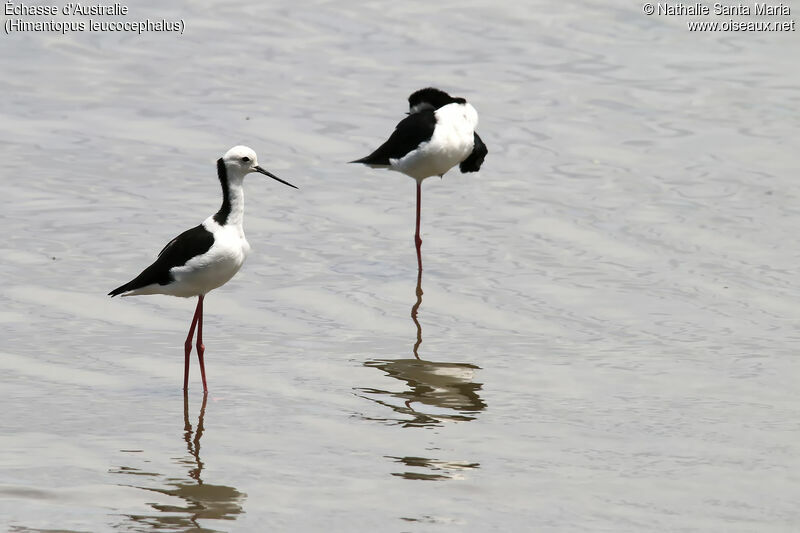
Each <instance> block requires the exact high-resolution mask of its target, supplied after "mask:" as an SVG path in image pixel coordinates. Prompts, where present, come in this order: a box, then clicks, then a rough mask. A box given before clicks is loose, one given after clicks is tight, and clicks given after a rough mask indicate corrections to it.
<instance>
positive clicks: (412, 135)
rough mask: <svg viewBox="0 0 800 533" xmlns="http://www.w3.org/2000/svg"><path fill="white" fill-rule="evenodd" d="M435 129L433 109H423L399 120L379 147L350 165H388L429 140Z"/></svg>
mask: <svg viewBox="0 0 800 533" xmlns="http://www.w3.org/2000/svg"><path fill="white" fill-rule="evenodd" d="M434 128H436V115H435V114H434V111H433V109H425V110H423V111H420V112H419V113H414V114H413V115H408V116H407V117H406V118H404V119H403V120H401V121H400V122H399V123H398V124H397V126H396V127H395V129H394V132H392V135H391V136H389V139H388V140H387V141H386V142H385V143H383V144H382V145H380V146H379V147H378V149H377V150H375V151H374V152H372V153H371V154H369V155H368V156H367V157H362V158H361V159H357V160H355V161H350V162H351V163H364V164H365V165H389V164H390V162H389V160H390V159H400V158H402V157H403V156H405V155H406V154H408V153H409V152H411V151H413V150H416V149H417V147H418V146H419V145H420V144H422V143H424V142H428V141H430V140H431V136H432V135H433V130H434Z"/></svg>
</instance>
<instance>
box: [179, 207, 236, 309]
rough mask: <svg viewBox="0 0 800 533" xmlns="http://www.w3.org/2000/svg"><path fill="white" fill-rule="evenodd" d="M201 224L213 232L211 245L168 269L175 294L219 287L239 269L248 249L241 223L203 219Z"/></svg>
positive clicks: (183, 294) (182, 294) (203, 291)
mask: <svg viewBox="0 0 800 533" xmlns="http://www.w3.org/2000/svg"><path fill="white" fill-rule="evenodd" d="M203 226H205V228H206V229H207V230H208V231H210V232H211V233H213V235H214V244H213V245H212V246H211V248H210V249H209V250H208V251H207V252H206V253H204V254H202V255H199V256H197V257H194V258H192V259H190V260H189V261H187V263H186V264H185V265H183V266H179V267H174V268H172V270H170V273H171V274H172V275H173V277H174V278H175V283H174V284H173V287H174V294H175V295H176V296H185V295H187V296H192V295H195V294H198V293H202V294H206V293H208V292H209V291H212V290H214V289H216V288H217V287H221V286H222V285H224V284H225V283H227V282H228V281H230V279H231V278H232V277H233V276H235V275H236V273H237V272H239V269H240V268H242V265H243V264H244V260H245V258H246V257H247V254H248V253H249V252H250V244H249V243H248V242H247V239H246V238H245V236H244V231H243V230H242V228H241V226H236V225H227V226H220V225H219V224H217V223H216V222H215V221H214V220H213V218H209V219H207V220H206V221H205V222H203Z"/></svg>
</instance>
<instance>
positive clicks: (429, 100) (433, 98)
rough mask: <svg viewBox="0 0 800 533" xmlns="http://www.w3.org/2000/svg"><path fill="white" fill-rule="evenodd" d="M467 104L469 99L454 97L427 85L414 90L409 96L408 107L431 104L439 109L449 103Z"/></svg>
mask: <svg viewBox="0 0 800 533" xmlns="http://www.w3.org/2000/svg"><path fill="white" fill-rule="evenodd" d="M454 103H456V104H465V103H467V101H466V100H465V99H464V98H454V97H452V96H450V95H449V94H447V93H446V92H444V91H442V90H440V89H436V88H434V87H426V88H424V89H420V90H418V91H416V92H414V93H413V94H412V95H411V96H409V97H408V108H409V109H414V108H415V107H416V106H418V105H420V104H429V105H431V106H433V108H434V109H439V108H440V107H444V106H446V105H447V104H454Z"/></svg>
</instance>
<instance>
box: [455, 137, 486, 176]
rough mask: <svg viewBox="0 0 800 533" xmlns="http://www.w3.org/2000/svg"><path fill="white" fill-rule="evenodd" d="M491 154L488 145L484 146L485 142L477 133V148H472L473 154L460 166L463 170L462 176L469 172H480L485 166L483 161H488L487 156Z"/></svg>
mask: <svg viewBox="0 0 800 533" xmlns="http://www.w3.org/2000/svg"><path fill="white" fill-rule="evenodd" d="M488 153H489V149H488V148H486V145H485V144H483V141H482V140H481V138H480V137H478V134H477V133H475V146H474V147H473V148H472V153H471V154H469V156H468V157H467V158H466V159H465V160H463V161H462V162H461V164H460V165H458V168H460V169H461V173H462V174H466V173H467V172H478V171H479V170H480V169H481V165H482V164H483V160H484V159H486V154H488Z"/></svg>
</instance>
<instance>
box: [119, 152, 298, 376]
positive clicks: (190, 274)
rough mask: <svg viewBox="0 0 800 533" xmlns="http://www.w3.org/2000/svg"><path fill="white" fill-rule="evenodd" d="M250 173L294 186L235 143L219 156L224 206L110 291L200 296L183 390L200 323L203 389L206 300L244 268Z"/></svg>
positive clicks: (188, 342) (188, 344) (188, 343)
mask: <svg viewBox="0 0 800 533" xmlns="http://www.w3.org/2000/svg"><path fill="white" fill-rule="evenodd" d="M251 172H259V173H261V174H264V175H266V176H269V177H270V178H272V179H274V180H278V181H280V182H281V183H283V184H285V185H288V186H289V187H294V188H295V189H296V188H297V187H295V186H294V185H292V184H291V183H288V182H286V181H283V180H282V179H280V178H279V177H277V176H275V175H274V174H271V173H270V172H268V171H266V170H264V169H263V168H261V167H260V166H258V160H257V159H256V153H255V152H254V151H253V150H251V149H250V148H248V147H246V146H234V147H233V148H231V149H230V150H228V152H227V153H226V154H225V155H224V156H222V158H220V159H219V160H217V174H218V176H219V181H220V183H221V184H222V206H221V207H220V208H219V211H217V212H216V213H215V214H213V215H211V216H210V217H208V218H207V219H205V220H204V221H203V223H202V224H200V225H199V226H195V227H194V228H192V229H190V230H186V231H184V232H183V233H181V234H180V235H178V236H177V237H175V238H174V239H172V240H171V241H169V243H167V245H166V246H165V247H164V249H163V250H161V252H159V254H158V258H157V259H156V261H155V262H154V263H153V264H152V265H150V266H149V267H147V268H145V269H144V270H143V271H142V273H141V274H139V275H138V276H136V277H135V278H134V279H132V280H131V281H129V282H128V283H126V284H124V285H121V286H119V287H117V288H116V289H114V290H113V291H111V292H109V293H108V294H109V296H111V297H114V296H116V295H118V294H121V295H122V296H136V295H139V294H169V295H172V296H181V297H184V298H190V297H192V296H197V307H196V308H195V311H194V318H192V325H191V326H190V327H189V335H188V336H187V337H186V342H185V343H184V350H185V364H184V370H183V389H184V390H186V389H187V388H188V386H189V354H190V353H191V351H192V337H193V335H194V328H195V326H197V357H198V359H199V360H200V374H201V376H202V378H203V391H205V392H207V391H208V386H207V385H206V369H205V364H204V361H203V352H205V346H203V298H204V297H205V295H206V294H208V292H209V291H211V290H213V289H216V288H217V287H221V286H222V285H224V284H225V283H227V282H228V281H229V280H230V279H231V278H232V277H233V276H234V275H235V274H236V273H237V272H238V271H239V269H240V268H241V267H242V264H243V263H244V259H245V257H247V254H248V252H249V251H250V245H249V244H248V243H247V239H245V236H244V229H243V227H242V219H243V218H244V190H243V188H242V182H243V181H244V177H245V176H246V175H247V174H249V173H251Z"/></svg>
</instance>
